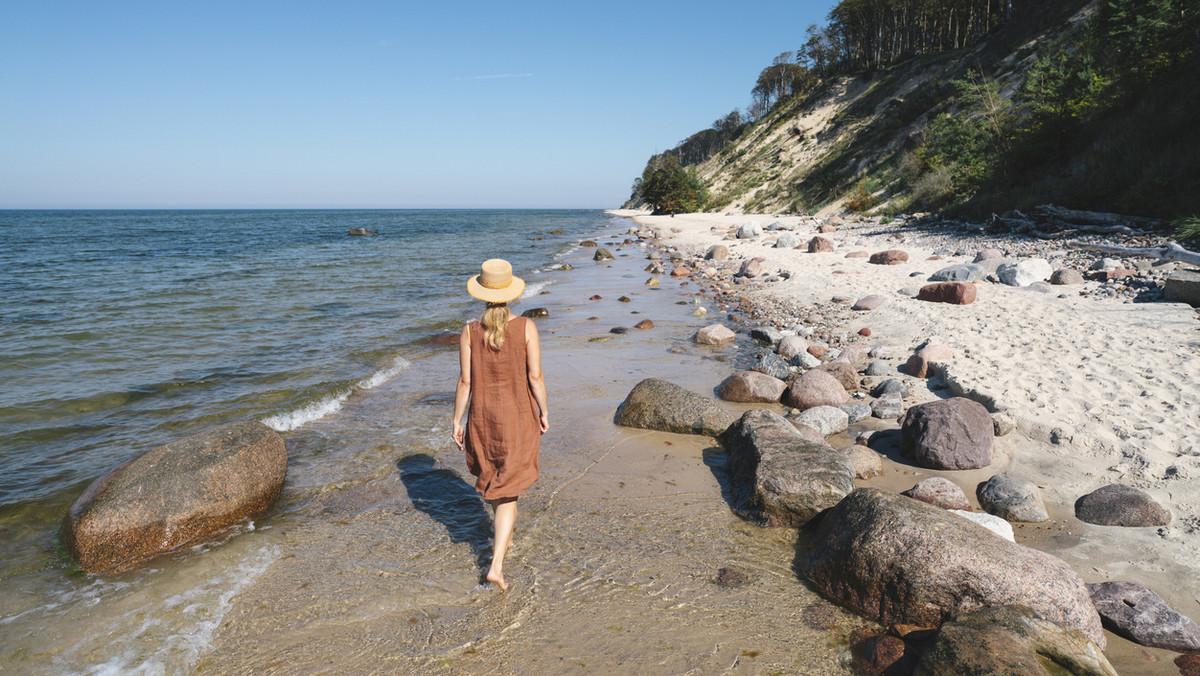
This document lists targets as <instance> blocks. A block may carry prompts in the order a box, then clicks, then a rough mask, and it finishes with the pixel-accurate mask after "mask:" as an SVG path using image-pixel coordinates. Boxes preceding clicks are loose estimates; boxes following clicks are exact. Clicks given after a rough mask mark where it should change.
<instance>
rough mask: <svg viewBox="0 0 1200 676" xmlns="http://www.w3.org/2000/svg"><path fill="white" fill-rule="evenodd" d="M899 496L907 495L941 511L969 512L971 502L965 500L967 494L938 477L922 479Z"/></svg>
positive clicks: (949, 481)
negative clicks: (959, 510)
mask: <svg viewBox="0 0 1200 676" xmlns="http://www.w3.org/2000/svg"><path fill="white" fill-rule="evenodd" d="M900 495H907V496H908V497H910V498H913V499H915V500H920V501H921V502H924V503H925V504H927V505H933V506H934V507H941V508H942V509H961V510H963V511H970V510H971V501H970V500H967V494H966V493H964V492H963V489H961V488H959V487H958V485H957V484H955V483H954V482H953V481H951V480H949V479H946V478H943V477H940V476H935V477H930V478H928V479H922V480H921V481H920V482H919V483H917V485H916V486H913V487H912V488H910V489H908V490H906V491H904V492H903V493H901V494H900Z"/></svg>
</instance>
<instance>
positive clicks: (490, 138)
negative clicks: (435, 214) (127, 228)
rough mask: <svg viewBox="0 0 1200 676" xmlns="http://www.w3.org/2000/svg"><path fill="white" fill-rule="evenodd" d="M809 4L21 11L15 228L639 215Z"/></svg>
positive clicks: (815, 16)
mask: <svg viewBox="0 0 1200 676" xmlns="http://www.w3.org/2000/svg"><path fill="white" fill-rule="evenodd" d="M834 4H835V2H834V0H819V1H812V2H804V1H800V2H797V1H795V0H793V1H791V2H782V1H778V2H777V1H768V2H758V3H746V4H740V3H736V2H708V1H697V2H654V0H641V1H633V2H626V1H625V0H614V1H609V2H562V1H561V0H559V1H557V2H518V3H513V2H474V1H470V2H450V1H437V0H433V1H428V2H422V3H419V4H418V3H414V2H411V0H399V1H396V2H357V1H354V0H346V1H342V2H328V3H315V2H303V1H301V0H293V1H291V2H257V1H248V0H240V1H238V2H225V1H223V0H208V1H205V2H189V3H177V2H154V3H152V2H126V1H123V0H112V1H110V2H94V1H93V2H57V1H55V2H48V1H47V2H39V1H32V2H11V3H6V6H5V9H4V12H3V14H4V17H3V20H2V21H0V208H155V207H164V208H172V207H174V208H204V207H213V208H221V207H231V208H238V207H261V208H273V207H298V208H303V207H312V208H322V207H361V208H408V207H413V208H416V207H439V208H440V207H513V208H521V207H580V208H602V207H603V208H607V207H615V206H619V205H620V203H621V202H622V201H624V200H625V199H626V198H627V197H628V194H629V186H630V184H631V182H632V180H633V178H634V177H635V176H638V175H639V174H640V173H641V170H642V167H643V166H644V165H645V162H646V159H647V158H648V157H649V156H650V155H651V154H652V153H654V152H655V151H661V150H665V149H667V148H670V147H672V146H674V145H675V144H676V143H678V142H679V141H681V140H683V139H684V138H686V137H687V136H688V135H689V134H691V133H693V132H696V131H699V130H700V129H703V128H704V127H707V126H709V125H711V124H712V122H713V121H714V120H715V119H717V118H718V117H720V116H722V115H724V114H725V113H728V112H729V111H730V110H732V109H733V108H735V107H738V108H744V107H745V106H746V105H747V104H748V103H749V101H750V89H751V88H752V87H753V86H754V81H755V78H757V76H758V73H759V71H760V70H762V68H764V67H765V66H767V65H770V62H771V59H772V58H773V57H774V56H775V55H776V54H778V53H779V52H782V51H785V50H787V51H791V50H795V49H796V48H797V47H799V46H800V45H801V44H802V43H803V42H804V40H805V29H806V28H807V26H808V25H809V24H811V23H824V22H825V16H826V14H827V13H828V11H829V9H830V8H831V7H832V6H833V5H834Z"/></svg>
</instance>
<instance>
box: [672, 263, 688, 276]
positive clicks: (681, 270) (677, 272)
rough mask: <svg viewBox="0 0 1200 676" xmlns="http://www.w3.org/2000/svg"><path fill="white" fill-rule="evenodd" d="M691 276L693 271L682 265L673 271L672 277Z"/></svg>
mask: <svg viewBox="0 0 1200 676" xmlns="http://www.w3.org/2000/svg"><path fill="white" fill-rule="evenodd" d="M691 274H692V271H691V270H690V269H688V268H685V267H684V266H682V265H679V266H676V267H675V269H673V270H671V276H672V277H688V276H690V275H691Z"/></svg>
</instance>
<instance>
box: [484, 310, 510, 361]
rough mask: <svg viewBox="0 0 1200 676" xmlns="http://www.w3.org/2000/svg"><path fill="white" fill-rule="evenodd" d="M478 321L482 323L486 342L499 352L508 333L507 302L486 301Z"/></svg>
mask: <svg viewBox="0 0 1200 676" xmlns="http://www.w3.org/2000/svg"><path fill="white" fill-rule="evenodd" d="M479 323H480V324H482V325H483V337H484V339H485V340H486V341H487V344H488V345H489V346H491V348H492V349H493V350H495V351H497V352H499V351H500V348H502V347H504V338H505V336H506V334H507V333H508V304H507V303H488V304H487V310H484V312H483V318H482V319H480V320H479Z"/></svg>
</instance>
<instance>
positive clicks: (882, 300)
mask: <svg viewBox="0 0 1200 676" xmlns="http://www.w3.org/2000/svg"><path fill="white" fill-rule="evenodd" d="M886 304H887V297H886V296H880V295H879V294H871V295H869V296H863V297H862V298H859V299H858V301H857V302H855V303H854V306H853V307H851V308H850V309H851V310H863V311H869V310H876V309H879V308H881V307H883V306H884V305H886Z"/></svg>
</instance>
